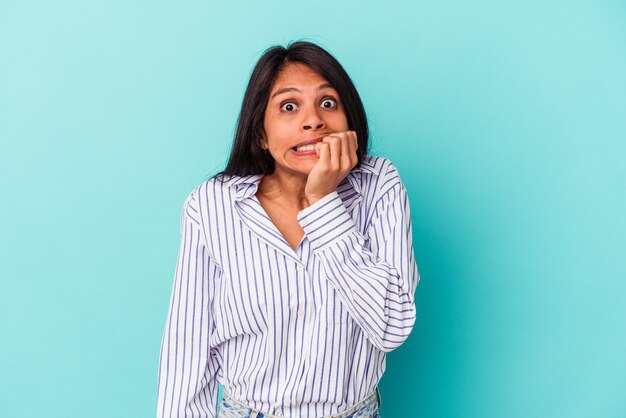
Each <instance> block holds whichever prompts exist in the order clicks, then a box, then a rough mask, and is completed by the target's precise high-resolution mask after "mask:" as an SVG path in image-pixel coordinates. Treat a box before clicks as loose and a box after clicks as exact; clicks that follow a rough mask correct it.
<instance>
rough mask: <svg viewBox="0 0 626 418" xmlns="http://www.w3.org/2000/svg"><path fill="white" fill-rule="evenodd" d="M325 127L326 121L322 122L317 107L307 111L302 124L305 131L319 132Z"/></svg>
mask: <svg viewBox="0 0 626 418" xmlns="http://www.w3.org/2000/svg"><path fill="white" fill-rule="evenodd" d="M324 126H325V124H324V120H322V118H321V117H320V115H319V114H318V111H317V109H316V108H315V107H313V109H309V110H307V111H306V112H305V113H304V121H303V123H302V128H303V129H304V130H309V129H314V130H318V129H322V128H324Z"/></svg>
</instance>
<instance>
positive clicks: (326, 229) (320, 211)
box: [297, 191, 357, 250]
mask: <svg viewBox="0 0 626 418" xmlns="http://www.w3.org/2000/svg"><path fill="white" fill-rule="evenodd" d="M297 217H298V223H299V224H300V226H301V227H302V229H303V230H304V234H305V235H306V236H307V238H308V239H309V242H310V243H311V247H312V248H313V249H314V250H323V249H324V248H326V247H328V246H330V245H333V244H334V243H336V242H338V241H341V240H342V239H343V238H344V237H346V236H348V235H350V234H351V233H353V232H355V231H357V228H356V225H355V224H354V221H353V220H352V217H351V216H350V214H349V213H348V211H347V210H346V207H345V206H344V205H343V200H341V198H340V197H339V193H337V192H336V191H335V192H332V193H329V194H327V195H326V196H324V197H323V198H321V199H320V200H318V201H317V202H315V203H314V204H312V205H311V206H309V207H308V208H305V209H302V210H301V211H300V212H298V216H297Z"/></svg>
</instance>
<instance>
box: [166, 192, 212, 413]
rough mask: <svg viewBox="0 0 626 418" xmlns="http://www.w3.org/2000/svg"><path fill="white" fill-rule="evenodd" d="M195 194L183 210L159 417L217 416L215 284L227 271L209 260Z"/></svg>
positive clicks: (167, 326) (168, 320)
mask: <svg viewBox="0 0 626 418" xmlns="http://www.w3.org/2000/svg"><path fill="white" fill-rule="evenodd" d="M194 206H195V205H194V199H193V197H192V195H190V196H189V197H188V198H187V200H186V201H185V204H184V205H183V213H182V216H181V226H180V238H181V239H180V248H179V251H178V261H177V264H176V272H175V275H174V284H173V288H172V293H171V298H170V306H169V311H168V315H167V320H166V324H165V329H164V333H163V340H162V343H161V355H160V360H159V373H158V401H157V418H165V417H168V418H183V417H190V416H193V417H203V418H204V417H207V418H208V417H211V418H213V417H215V416H216V415H217V414H216V409H217V405H216V404H217V394H218V385H217V381H216V378H215V376H216V374H217V371H218V369H219V363H218V361H217V357H215V356H214V355H213V353H212V350H211V347H210V344H209V341H210V336H211V333H212V332H213V329H214V326H213V318H212V316H211V309H210V307H211V306H212V296H211V295H212V293H213V292H212V284H213V282H214V281H215V278H217V277H219V275H220V273H221V270H220V269H219V267H218V266H217V265H216V264H215V263H214V262H213V261H212V260H211V258H210V257H209V254H208V251H207V248H206V245H205V244H204V242H205V241H204V238H203V235H202V229H201V227H200V224H199V215H198V212H197V210H196V209H195V207H194Z"/></svg>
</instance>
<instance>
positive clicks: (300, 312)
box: [298, 308, 304, 318]
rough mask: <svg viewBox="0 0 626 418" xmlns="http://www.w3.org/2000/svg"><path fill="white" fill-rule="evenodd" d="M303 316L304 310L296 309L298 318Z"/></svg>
mask: <svg viewBox="0 0 626 418" xmlns="http://www.w3.org/2000/svg"><path fill="white" fill-rule="evenodd" d="M303 316H304V308H300V309H298V318H302V317H303Z"/></svg>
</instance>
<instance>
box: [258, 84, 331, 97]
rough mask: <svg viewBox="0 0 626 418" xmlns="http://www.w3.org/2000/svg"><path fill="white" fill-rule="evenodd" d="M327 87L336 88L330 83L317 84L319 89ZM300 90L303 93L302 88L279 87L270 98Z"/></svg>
mask: <svg viewBox="0 0 626 418" xmlns="http://www.w3.org/2000/svg"><path fill="white" fill-rule="evenodd" d="M326 88H331V89H334V88H335V87H333V85H332V84H330V83H324V84H320V85H319V86H317V89H318V90H322V89H326ZM292 91H295V92H298V93H302V92H301V91H300V90H298V89H297V88H295V87H283V88H282V89H279V90H278V91H277V92H276V93H274V94H272V97H270V99H273V98H274V97H276V96H278V95H279V94H284V93H289V92H292Z"/></svg>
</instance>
